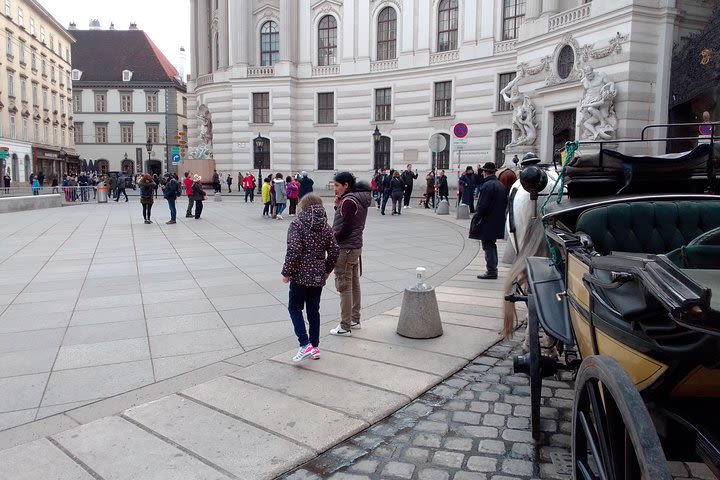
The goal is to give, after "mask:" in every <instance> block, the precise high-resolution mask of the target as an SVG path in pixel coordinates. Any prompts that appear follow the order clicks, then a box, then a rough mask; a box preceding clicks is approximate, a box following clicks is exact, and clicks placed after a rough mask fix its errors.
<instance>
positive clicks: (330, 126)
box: [313, 122, 338, 128]
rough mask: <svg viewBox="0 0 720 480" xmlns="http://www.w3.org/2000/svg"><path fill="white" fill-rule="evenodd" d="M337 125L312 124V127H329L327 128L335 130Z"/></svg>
mask: <svg viewBox="0 0 720 480" xmlns="http://www.w3.org/2000/svg"><path fill="white" fill-rule="evenodd" d="M337 126H338V124H337V123H317V122H316V123H313V127H329V128H335V127H337Z"/></svg>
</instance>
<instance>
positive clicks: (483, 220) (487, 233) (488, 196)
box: [469, 162, 507, 280]
mask: <svg viewBox="0 0 720 480" xmlns="http://www.w3.org/2000/svg"><path fill="white" fill-rule="evenodd" d="M496 170H497V167H495V164H494V163H492V162H487V163H486V164H485V165H483V166H482V175H483V179H484V180H483V183H482V186H481V187H480V196H479V197H478V201H477V207H476V208H475V215H474V216H473V219H472V221H471V222H470V235H469V237H470V238H473V239H475V240H480V242H481V243H482V248H483V251H484V252H485V263H486V265H487V267H486V268H487V271H486V272H485V273H484V274H482V275H478V276H477V278H479V279H481V280H494V279H496V278H497V277H498V271H497V267H498V254H497V245H496V243H495V242H496V241H497V239H499V238H503V237H504V236H505V209H506V207H507V195H505V186H504V185H503V184H502V183H500V181H499V180H498V179H497V177H496V176H495V171H496Z"/></svg>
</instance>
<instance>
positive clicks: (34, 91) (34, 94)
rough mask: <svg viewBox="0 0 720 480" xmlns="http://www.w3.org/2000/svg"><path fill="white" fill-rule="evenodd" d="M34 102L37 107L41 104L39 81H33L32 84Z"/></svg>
mask: <svg viewBox="0 0 720 480" xmlns="http://www.w3.org/2000/svg"><path fill="white" fill-rule="evenodd" d="M32 103H33V106H35V107H37V106H39V105H40V104H39V103H38V86H37V83H33V85H32Z"/></svg>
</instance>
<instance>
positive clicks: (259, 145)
mask: <svg viewBox="0 0 720 480" xmlns="http://www.w3.org/2000/svg"><path fill="white" fill-rule="evenodd" d="M253 143H254V144H255V152H254V154H255V157H254V159H255V168H257V169H258V192H257V193H258V195H262V184H263V178H262V158H260V156H259V155H258V154H259V153H262V151H263V149H264V147H265V140H264V139H263V138H262V137H261V136H260V134H259V133H258V136H257V138H255V140H253Z"/></svg>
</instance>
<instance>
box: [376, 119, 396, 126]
mask: <svg viewBox="0 0 720 480" xmlns="http://www.w3.org/2000/svg"><path fill="white" fill-rule="evenodd" d="M394 124H395V119H394V118H393V119H391V120H372V121H371V122H370V125H394Z"/></svg>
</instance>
